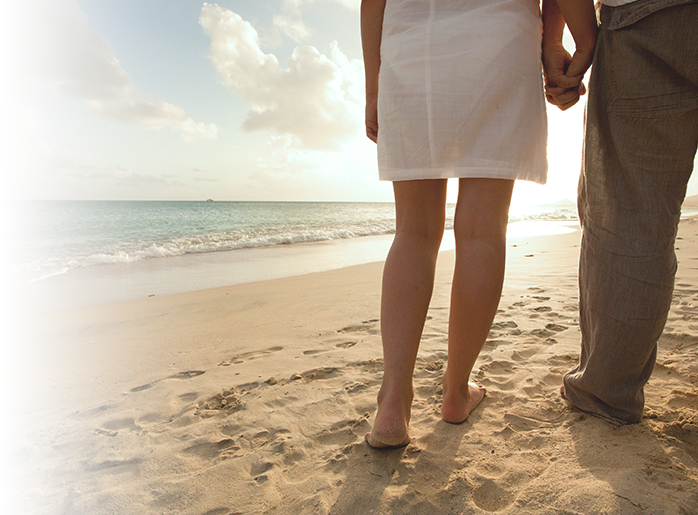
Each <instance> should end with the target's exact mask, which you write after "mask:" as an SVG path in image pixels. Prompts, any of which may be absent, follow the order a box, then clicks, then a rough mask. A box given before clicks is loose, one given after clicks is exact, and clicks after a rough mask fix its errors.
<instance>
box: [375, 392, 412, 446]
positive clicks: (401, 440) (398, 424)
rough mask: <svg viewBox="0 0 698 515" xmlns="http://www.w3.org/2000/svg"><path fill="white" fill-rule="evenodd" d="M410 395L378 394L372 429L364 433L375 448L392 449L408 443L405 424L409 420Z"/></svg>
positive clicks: (408, 437)
mask: <svg viewBox="0 0 698 515" xmlns="http://www.w3.org/2000/svg"><path fill="white" fill-rule="evenodd" d="M411 405H412V395H409V396H408V399H401V398H400V397H397V398H391V397H388V396H384V395H382V394H381V393H379V394H378V413H377V414H376V421H375V422H374V423H373V430H372V431H371V432H370V433H366V442H368V445H370V446H371V447H375V448H377V449H394V448H396V447H404V446H405V445H407V444H408V443H410V435H409V433H408V432H407V425H408V424H409V421H410V407H411Z"/></svg>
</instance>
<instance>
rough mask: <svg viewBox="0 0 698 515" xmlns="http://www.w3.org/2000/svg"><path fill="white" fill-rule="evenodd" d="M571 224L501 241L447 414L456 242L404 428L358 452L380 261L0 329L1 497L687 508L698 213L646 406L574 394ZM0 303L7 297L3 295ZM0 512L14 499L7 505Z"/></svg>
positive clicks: (351, 509) (257, 507)
mask: <svg viewBox="0 0 698 515" xmlns="http://www.w3.org/2000/svg"><path fill="white" fill-rule="evenodd" d="M579 238H580V233H579V231H578V230H574V231H572V232H569V233H567V234H558V235H552V236H533V237H520V238H511V239H509V240H508V249H507V252H508V258H507V259H508V265H507V274H506V280H505V285H504V291H503V294H502V300H501V303H500V307H499V311H498V314H497V317H496V319H495V322H494V325H493V327H492V330H491V332H490V335H489V338H488V340H487V343H486V344H485V347H484V349H483V351H482V353H481V355H480V357H479V359H478V361H477V363H476V365H475V368H474V371H473V374H474V377H475V378H476V379H478V380H479V381H481V382H482V384H483V385H485V386H486V387H487V389H488V393H487V397H486V398H485V400H484V401H483V403H482V405H481V406H480V407H478V408H477V409H476V410H475V411H474V412H473V413H472V414H471V416H470V417H469V418H468V420H467V421H466V422H464V423H463V424H460V425H451V424H447V423H445V422H443V421H442V420H441V419H440V416H439V406H440V402H441V388H440V382H441V375H442V373H443V368H444V364H445V361H446V358H447V356H446V341H447V320H448V299H449V290H450V277H451V273H452V269H453V252H452V251H446V252H443V253H442V254H441V256H440V258H439V265H438V270H437V281H436V287H435V292H434V296H433V300H432V303H431V307H430V311H429V317H428V320H427V324H426V327H425V330H424V335H423V338H422V346H421V349H420V353H419V358H418V364H417V370H416V372H415V401H414V405H413V412H412V421H411V431H412V436H413V440H412V442H411V443H410V444H409V445H408V446H407V447H406V448H403V449H397V450H390V451H385V450H383V451H379V450H374V449H371V448H370V447H368V445H367V444H366V443H365V441H364V434H365V433H366V432H367V431H369V430H370V428H371V425H372V421H373V418H374V415H375V410H376V401H375V399H376V394H377V392H378V388H379V385H380V380H381V374H382V364H381V363H382V352H381V344H380V327H379V298H380V280H381V273H382V263H381V262H374V263H369V264H362V265H358V266H351V267H344V268H340V269H338V270H330V271H325V272H320V273H314V274H309V275H301V276H294V277H288V278H281V279H274V280H269V281H264V282H257V283H250V284H239V285H235V286H229V287H223V288H215V289H208V290H204V291H198V292H192V293H181V294H173V295H165V296H155V297H150V298H143V299H141V300H134V301H129V302H121V303H115V304H108V305H100V306H87V307H78V308H70V309H59V310H53V311H51V312H41V313H39V314H30V315H26V314H22V313H19V312H17V313H13V314H12V316H11V320H8V321H7V324H4V326H5V327H4V329H3V333H4V337H3V338H4V339H5V341H6V342H11V343H10V344H9V345H6V346H5V347H6V348H5V351H4V354H5V367H4V368H6V371H5V373H4V376H3V379H2V381H3V384H2V392H3V404H4V414H5V415H4V421H3V424H2V426H3V435H2V452H3V455H4V456H3V459H2V461H3V475H4V476H5V477H4V478H3V480H2V482H3V485H4V488H5V489H6V492H5V495H4V496H3V499H4V501H3V505H4V508H3V513H7V514H42V515H43V514H46V515H49V514H50V515H58V514H61V515H63V514H65V515H83V514H84V515H102V514H104V515H107V514H110V515H115V514H118V515H145V514H181V515H189V514H191V515H233V514H262V513H265V514H266V513H269V514H336V515H339V514H370V513H373V514H396V515H397V514H465V513H467V514H483V513H494V512H496V513H506V514H508V513H512V514H513V513H516V514H536V515H538V514H540V515H542V514H550V513H559V514H590V513H599V514H606V513H607V514H616V513H622V514H635V513H637V514H640V513H643V514H647V513H652V514H658V513H662V514H682V515H686V514H696V513H698V390H697V388H698V309H697V307H696V306H697V305H698V262H697V261H696V260H698V219H696V218H693V219H686V220H683V221H682V222H681V224H680V229H679V239H678V240H677V255H678V258H679V271H678V275H677V280H676V290H675V293H674V301H673V305H672V310H671V313H670V315H669V320H668V323H667V326H666V329H665V331H664V334H663V336H662V337H661V339H660V341H659V352H658V359H657V366H656V368H655V371H654V374H653V376H652V379H651V380H650V383H649V384H648V386H647V388H646V396H647V405H646V411H645V415H646V416H645V418H643V420H642V422H641V423H639V424H637V425H632V426H620V427H619V426H615V425H613V424H610V423H608V422H606V421H604V420H601V419H599V418H595V417H592V416H589V415H587V414H585V413H583V412H581V411H578V410H575V409H572V408H570V407H569V405H568V404H567V403H566V402H565V401H564V400H563V399H562V398H561V397H560V395H559V387H560V384H561V378H562V375H563V374H564V373H565V372H566V371H567V370H568V369H569V368H570V367H571V366H573V364H574V363H575V362H576V360H577V357H578V354H579V338H580V336H579V328H578V308H577V300H578V298H577V258H578V251H579ZM7 309H8V310H9V307H8V308H7ZM5 510H7V511H5Z"/></svg>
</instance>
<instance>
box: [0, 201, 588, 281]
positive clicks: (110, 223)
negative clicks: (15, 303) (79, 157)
mask: <svg viewBox="0 0 698 515" xmlns="http://www.w3.org/2000/svg"><path fill="white" fill-rule="evenodd" d="M453 210H454V206H453V205H449V207H448V221H447V229H448V228H451V226H452V220H453ZM9 212H10V213H11V217H12V220H11V221H10V223H9V224H8V225H9V226H10V227H11V233H12V234H11V236H10V238H9V239H10V241H11V246H10V248H11V249H12V252H11V253H10V256H9V259H8V262H7V270H6V280H9V282H10V283H13V284H21V283H28V282H33V281H40V280H42V279H46V278H48V277H52V276H55V275H58V274H63V273H66V272H68V271H70V270H74V269H80V268H88V267H93V266H97V265H108V264H118V263H132V262H137V261H143V260H151V259H157V258H164V257H173V256H184V255H190V254H205V253H212V252H221V251H235V250H242V249H257V248H275V247H281V246H288V245H294V244H302V243H318V242H328V241H335V240H355V239H358V238H363V237H367V236H379V235H389V234H392V233H393V232H394V226H395V209H394V205H393V204H392V203H362V202H185V201H172V202H163V201H29V202H22V203H18V204H16V205H13V206H12V209H11V210H10V211H9ZM531 220H556V221H574V220H576V212H575V209H574V206H555V205H551V206H535V207H532V208H530V209H529V210H527V211H525V212H518V213H517V212H512V216H511V220H510V222H517V221H531Z"/></svg>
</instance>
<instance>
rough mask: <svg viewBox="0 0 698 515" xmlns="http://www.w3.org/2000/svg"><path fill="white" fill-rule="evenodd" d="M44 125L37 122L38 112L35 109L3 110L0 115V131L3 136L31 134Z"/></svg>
mask: <svg viewBox="0 0 698 515" xmlns="http://www.w3.org/2000/svg"><path fill="white" fill-rule="evenodd" d="M44 123H45V122H42V121H39V112H38V111H37V110H36V109H25V110H24V111H8V110H5V109H3V110H2V112H1V113H0V125H1V127H0V131H2V133H3V134H32V133H33V132H34V129H36V128H37V127H41V126H42V125H44Z"/></svg>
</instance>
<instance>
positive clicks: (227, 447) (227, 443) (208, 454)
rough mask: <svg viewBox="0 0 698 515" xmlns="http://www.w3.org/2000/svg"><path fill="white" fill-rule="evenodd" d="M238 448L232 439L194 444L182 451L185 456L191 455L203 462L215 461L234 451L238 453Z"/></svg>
mask: <svg viewBox="0 0 698 515" xmlns="http://www.w3.org/2000/svg"><path fill="white" fill-rule="evenodd" d="M239 450H240V446H239V445H236V443H235V440H233V439H232V438H225V439H223V440H219V441H217V442H208V441H207V442H201V443H195V444H194V445H191V446H189V447H187V448H186V449H184V450H183V452H186V453H187V454H193V455H194V456H197V457H199V458H201V459H202V460H205V461H211V460H216V459H218V458H219V457H222V455H223V454H224V453H228V454H229V455H230V454H232V453H233V452H235V451H239Z"/></svg>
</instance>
